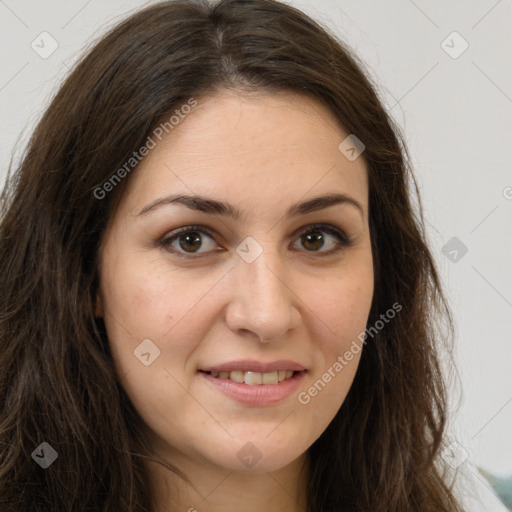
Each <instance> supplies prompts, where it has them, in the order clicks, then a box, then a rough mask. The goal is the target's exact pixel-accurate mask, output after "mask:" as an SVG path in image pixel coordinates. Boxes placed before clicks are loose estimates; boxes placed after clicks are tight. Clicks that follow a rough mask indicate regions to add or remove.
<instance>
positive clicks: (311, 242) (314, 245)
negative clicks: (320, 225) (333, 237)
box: [302, 231, 325, 251]
mask: <svg viewBox="0 0 512 512" xmlns="http://www.w3.org/2000/svg"><path fill="white" fill-rule="evenodd" d="M324 243H325V239H324V237H323V235H322V233H321V232H320V231H310V232H309V233H306V234H304V235H302V245H303V246H304V247H305V248H306V249H308V250H311V251H318V250H319V249H321V248H322V246H323V245H324Z"/></svg>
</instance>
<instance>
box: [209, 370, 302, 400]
mask: <svg viewBox="0 0 512 512" xmlns="http://www.w3.org/2000/svg"><path fill="white" fill-rule="evenodd" d="M305 373H306V371H305V370H303V371H301V372H297V373H295V374H294V375H293V377H290V378H289V379H286V380H283V381H281V382H278V383H277V384H256V385H254V386H251V385H249V384H245V383H243V382H242V383H240V382H235V381H233V380H230V379H219V378H217V377H213V376H212V375H210V374H209V373H206V372H200V374H201V375H202V376H203V377H204V378H205V379H206V380H207V381H208V382H210V383H211V384H212V385H213V386H215V387H216V388H217V389H219V390H220V391H222V392H223V393H224V394H225V395H227V396H229V397H230V398H232V399H233V400H236V401H237V402H241V403H243V404H246V405H267V404H273V403H276V402H280V401H281V400H284V399H285V398H288V397H289V396H290V395H291V394H293V392H294V391H296V390H297V388H298V387H299V385H300V383H301V381H302V379H303V378H304V376H305Z"/></svg>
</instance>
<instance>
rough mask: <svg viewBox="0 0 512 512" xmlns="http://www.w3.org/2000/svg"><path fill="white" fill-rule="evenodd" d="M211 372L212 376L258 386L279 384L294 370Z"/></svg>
mask: <svg viewBox="0 0 512 512" xmlns="http://www.w3.org/2000/svg"><path fill="white" fill-rule="evenodd" d="M210 374H211V375H212V377H217V378H219V379H230V380H233V381H235V382H239V383H241V382H244V383H245V384H249V386H256V385H258V384H277V383H278V382H282V381H283V380H286V379H289V378H290V377H292V375H293V372H292V371H291V370H279V371H277V372H267V373H260V372H242V371H239V370H237V371H233V372H210Z"/></svg>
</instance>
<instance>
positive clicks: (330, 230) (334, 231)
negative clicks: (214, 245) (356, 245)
mask: <svg viewBox="0 0 512 512" xmlns="http://www.w3.org/2000/svg"><path fill="white" fill-rule="evenodd" d="M314 231H321V232H323V233H327V234H329V235H332V236H334V237H335V238H337V240H338V246H337V247H335V248H334V249H331V250H330V251H327V252H322V251H306V252H309V253H313V254H318V255H319V256H320V257H323V256H330V255H332V254H335V253H337V252H339V251H341V250H342V249H344V248H347V247H350V246H351V245H353V241H352V239H351V238H349V237H348V236H347V235H346V234H345V233H344V232H343V231H342V230H341V229H338V228H336V227H335V226H332V225H331V224H312V225H310V226H307V227H306V228H305V229H304V230H302V231H301V232H300V233H299V234H298V238H300V237H301V236H303V235H305V234H307V233H310V232H314ZM191 232H194V233H200V234H205V235H208V236H209V237H210V238H212V239H214V233H213V232H212V230H210V229H209V228H207V227H205V226H185V227H183V228H179V229H177V230H175V231H173V232H172V233H170V234H169V235H168V236H165V237H164V238H163V239H162V240H161V241H160V242H159V245H160V246H162V247H164V248H165V249H166V250H167V251H169V252H172V253H173V254H176V255H177V256H178V257H180V258H188V259H194V258H199V257H201V256H203V255H206V254H208V252H211V251H208V252H204V253H187V252H181V251H179V250H175V249H173V248H170V246H171V244H172V243H173V242H174V241H175V240H177V239H179V237H180V236H181V235H183V234H185V233H191ZM194 254H196V255H194Z"/></svg>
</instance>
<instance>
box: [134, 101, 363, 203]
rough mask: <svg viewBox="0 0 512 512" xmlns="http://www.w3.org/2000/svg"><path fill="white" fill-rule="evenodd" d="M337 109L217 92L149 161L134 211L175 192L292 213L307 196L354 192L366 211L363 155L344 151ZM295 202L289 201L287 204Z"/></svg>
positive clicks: (137, 181) (139, 176) (137, 184)
mask: <svg viewBox="0 0 512 512" xmlns="http://www.w3.org/2000/svg"><path fill="white" fill-rule="evenodd" d="M348 135H349V134H348V133H347V132H346V131H345V130H343V129H342V128H341V126H340V125H339V123H338V122H337V120H336V118H335V117H334V116H333V114H332V113H331V111H330V110H329V109H328V108H326V107H325V106H324V105H323V104H322V103H320V102H318V101H317V100H315V99H312V98H310V97H307V96H303V95H298V94H293V93H286V94H283V93H280V94H275V93H273V94H265V95H263V94H259V95H251V96H248V95H240V94H235V93H223V94H217V95H215V96H212V97H208V98H203V99H200V98H199V99H198V100H197V106H196V107H195V108H194V109H193V110H192V111H191V112H190V113H188V114H187V115H185V116H182V118H181V119H180V121H179V123H178V124H176V125H174V126H173V128H172V129H171V130H169V133H166V132H165V131H164V134H163V136H161V140H159V139H158V138H156V137H154V136H153V139H154V140H155V142H156V145H155V147H154V148H153V149H152V150H151V151H150V152H149V154H148V155H147V156H146V157H145V158H144V160H143V161H142V162H141V164H140V165H139V167H138V168H137V170H136V172H135V173H134V175H133V176H132V177H131V183H130V185H129V187H128V190H127V191H126V192H125V195H126V196H127V197H126V198H125V199H126V201H125V202H127V203H129V206H130V209H131V210H132V209H137V208H142V207H144V205H145V204H146V203H148V202H150V201H152V200H154V199H155V198H157V197H158V196H163V195H165V194H170V193H176V192H179V193H184V194H197V195H208V196H210V197H216V198H219V199H223V200H226V199H229V202H231V203H235V204H237V206H238V207H239V209H240V210H241V211H242V212H243V211H247V212H250V211H252V212H253V211H254V208H256V204H257V203H258V204H260V205H261V204H262V203H265V207H267V208H273V209H275V208H279V207H282V208H285V207H286V206H287V205H286V204H284V203H283V202H286V203H288V202H295V201H296V200H298V199H300V198H302V197H307V196H308V195H318V194H319V193H326V192H333V191H336V192H343V193H350V194H351V195H352V196H354V197H355V198H356V199H357V200H358V201H359V202H360V203H361V204H362V205H363V207H364V208H365V209H366V208H367V172H366V164H365V161H364V158H362V157H360V158H357V159H355V160H353V161H351V160H349V159H347V158H346V156H345V155H344V154H343V153H342V152H340V150H339V145H340V143H342V141H343V140H345V139H346V138H347V137H348ZM287 198H289V199H290V201H288V200H287Z"/></svg>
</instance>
